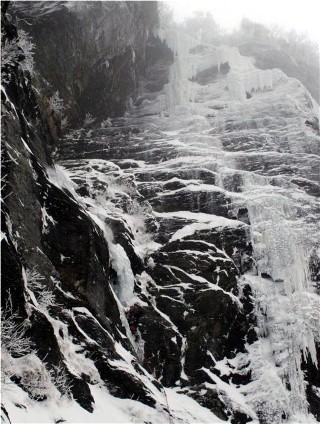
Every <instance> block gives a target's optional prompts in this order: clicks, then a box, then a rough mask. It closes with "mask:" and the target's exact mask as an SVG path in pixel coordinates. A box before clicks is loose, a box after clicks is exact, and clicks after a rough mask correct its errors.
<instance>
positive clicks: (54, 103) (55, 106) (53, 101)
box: [48, 91, 65, 118]
mask: <svg viewBox="0 0 320 424" xmlns="http://www.w3.org/2000/svg"><path fill="white" fill-rule="evenodd" d="M48 100H49V104H50V107H51V109H52V110H53V111H54V112H55V113H56V115H58V116H60V118H61V117H62V114H63V111H64V110H65V107H64V104H63V100H62V99H61V97H60V94H59V91H56V92H55V93H54V94H53V95H52V96H51V97H49V99H48Z"/></svg>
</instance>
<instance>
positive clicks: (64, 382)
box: [51, 365, 72, 397]
mask: <svg viewBox="0 0 320 424" xmlns="http://www.w3.org/2000/svg"><path fill="white" fill-rule="evenodd" d="M51 380H52V382H53V384H54V385H55V387H56V388H57V389H58V390H59V392H60V393H61V394H62V395H65V396H67V397H71V388H72V383H71V382H70V381H69V380H68V376H67V373H66V371H65V369H64V367H63V366H61V365H60V366H57V367H53V370H52V371H51Z"/></svg>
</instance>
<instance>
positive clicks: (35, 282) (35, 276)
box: [26, 268, 56, 309]
mask: <svg viewBox="0 0 320 424" xmlns="http://www.w3.org/2000/svg"><path fill="white" fill-rule="evenodd" d="M26 277H27V288H28V289H29V290H30V291H31V292H32V293H33V294H34V296H35V298H36V301H37V303H38V305H37V306H38V307H39V308H40V309H47V308H49V307H50V306H55V305H56V298H55V295H54V293H53V291H52V290H49V289H47V288H46V287H45V285H44V283H43V280H44V277H43V276H42V275H41V274H39V272H38V271H37V270H36V269H35V268H33V269H32V270H30V269H28V270H27V271H26Z"/></svg>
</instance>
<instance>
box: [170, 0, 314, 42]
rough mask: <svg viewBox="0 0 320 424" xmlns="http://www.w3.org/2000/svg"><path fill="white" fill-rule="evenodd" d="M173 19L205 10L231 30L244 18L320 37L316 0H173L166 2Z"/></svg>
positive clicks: (179, 18)
mask: <svg viewBox="0 0 320 424" xmlns="http://www.w3.org/2000/svg"><path fill="white" fill-rule="evenodd" d="M166 3H168V4H169V5H170V7H171V8H172V9H173V10H174V15H175V18H176V20H178V21H182V20H183V19H184V18H185V17H188V16H192V13H193V11H195V10H208V11H210V12H211V13H212V15H213V17H214V19H215V20H216V22H217V23H219V24H220V25H221V26H222V27H224V28H226V29H231V28H234V27H236V26H238V25H239V23H240V21H241V19H242V18H244V17H246V18H249V19H250V20H253V21H255V22H259V23H262V24H277V25H280V26H282V27H284V28H285V29H295V30H297V31H299V32H307V33H308V34H309V38H310V39H312V40H313V41H317V42H318V43H319V40H320V18H319V17H320V0H173V1H167V2H166Z"/></svg>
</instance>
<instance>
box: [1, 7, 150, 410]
mask: <svg viewBox="0 0 320 424" xmlns="http://www.w3.org/2000/svg"><path fill="white" fill-rule="evenodd" d="M49 6H50V5H49ZM2 18H3V22H2V26H3V29H4V33H5V38H4V40H3V42H6V40H7V38H8V37H9V36H8V33H9V31H11V32H13V36H15V37H16V31H15V30H14V27H12V24H9V23H8V22H7V20H6V17H5V16H3V17H2ZM141 19H142V18H141ZM21 60H23V56H22V57H21ZM5 71H6V74H7V75H8V77H7V80H6V82H5V83H4V89H3V91H2V140H3V144H2V153H3V161H2V171H3V175H4V178H3V183H4V184H3V187H2V188H3V192H2V194H3V204H2V214H3V220H2V227H3V228H2V231H3V234H4V237H3V240H2V243H1V244H2V258H3V261H2V292H1V296H2V304H3V305H7V304H8V305H9V309H10V311H9V312H10V313H15V317H16V318H15V319H16V321H17V324H18V323H19V322H22V321H23V320H24V319H25V318H26V317H27V316H28V328H27V330H26V337H29V338H30V341H31V342H32V346H33V348H34V349H35V352H36V356H37V357H38V358H39V359H40V360H42V361H43V362H44V364H45V365H44V366H45V368H46V369H47V372H50V373H51V374H50V375H51V376H52V378H55V377H54V375H55V373H56V372H57V369H58V368H59V370H60V371H59V372H63V373H64V375H65V378H66V382H67V384H70V390H71V393H72V395H73V397H74V399H75V400H76V401H77V402H78V403H79V404H80V405H81V406H82V407H83V408H85V409H86V410H88V411H89V412H92V411H93V406H94V398H93V397H92V394H91V391H90V388H89V384H88V383H90V384H97V382H96V381H95V380H93V379H92V377H90V376H88V375H85V374H83V372H82V370H81V369H76V368H74V367H73V366H72V370H71V369H70V365H68V359H67V357H66V356H65V354H66V351H65V348H64V349H62V347H61V346H62V345H63V344H65V343H71V344H72V343H73V344H74V345H75V346H78V347H79V348H78V352H77V354H76V355H78V357H77V360H79V355H82V354H83V355H84V356H83V358H84V359H85V358H86V357H87V356H89V355H91V359H92V361H93V363H94V364H95V367H96V371H97V376H99V377H98V378H101V379H102V381H104V382H105V384H106V386H108V387H109V388H110V391H111V392H113V393H114V394H115V396H119V397H124V398H133V399H137V400H140V401H141V402H144V403H146V404H148V405H150V406H152V405H154V403H155V400H154V399H153V397H152V395H151V394H150V392H149V390H148V389H147V388H146V386H145V383H144V382H143V381H142V380H141V379H140V377H139V376H140V375H143V372H142V370H141V368H139V366H138V365H136V368H137V369H136V371H135V376H133V375H131V374H130V373H128V372H126V371H120V370H118V369H117V367H116V366H113V365H112V364H111V362H112V360H115V361H119V360H123V358H122V357H121V356H120V355H119V353H118V352H117V351H116V350H115V347H114V346H115V343H116V342H117V343H120V344H122V345H123V346H124V349H126V350H128V351H132V346H131V345H130V343H129V342H128V339H127V337H126V335H125V334H126V330H125V328H124V326H123V321H121V319H120V310H119V306H118V304H117V301H116V299H115V296H114V292H113V291H112V289H111V285H110V282H111V280H112V278H113V272H114V271H112V270H111V268H110V263H109V249H108V246H107V242H106V239H105V237H104V235H103V233H102V230H101V229H100V228H99V227H98V225H97V224H96V223H95V222H93V221H92V219H91V218H90V216H89V215H88V213H87V212H86V211H85V210H84V208H83V207H82V206H81V205H80V204H79V203H78V202H77V200H76V198H75V194H72V193H71V192H70V191H69V190H68V189H65V188H62V187H59V185H57V182H56V181H55V180H53V181H51V180H50V176H49V174H48V172H50V169H51V171H52V168H51V165H52V163H53V162H52V150H53V149H54V148H55V147H56V145H57V136H58V135H59V134H60V128H59V120H58V119H57V117H56V116H55V114H54V112H53V111H52V110H51V109H50V107H49V104H48V102H47V100H46V99H45V98H42V97H40V96H39V95H38V94H37V92H36V90H35V89H34V88H33V86H32V84H31V78H30V75H28V74H26V73H23V72H22V70H21V68H20V65H19V61H17V62H16V63H12V64H9V65H7V68H6V69H5ZM130 87H131V88H132V89H134V87H133V84H132V83H130ZM13 193H14V195H13ZM121 232H122V231H121V230H119V238H121ZM124 243H125V241H123V244H124ZM137 261H138V259H137ZM139 266H140V268H141V263H140V264H139V265H138V264H137V268H138V267H139ZM29 271H30V272H31V274H30V273H29V274H28V272H29ZM32 272H33V277H32ZM30 275H31V276H30ZM34 284H38V285H34ZM44 293H45V294H49V296H50V297H49V298H50V299H51V300H49V301H48V303H43V304H42V306H41V303H40V302H41V296H43V294H44ZM43 302H45V300H43ZM57 322H59V330H58V329H57V327H56V324H57ZM93 339H94V343H93V342H92V341H91V340H93ZM68 340H69V341H68ZM57 367H58V368H57ZM31 371H32V370H31ZM31 371H30V372H31ZM11 379H12V381H16V382H17V384H19V385H20V386H21V387H22V388H23V389H25V390H26V391H27V392H28V393H29V389H28V388H25V386H24V385H23V383H20V380H21V377H20V376H15V375H13V376H12V377H11ZM52 384H54V383H52ZM59 390H61V389H59ZM30 396H31V397H32V396H33V395H32V393H31V392H30ZM33 398H35V399H37V400H41V399H46V395H43V396H42V395H41V396H37V397H33Z"/></svg>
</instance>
